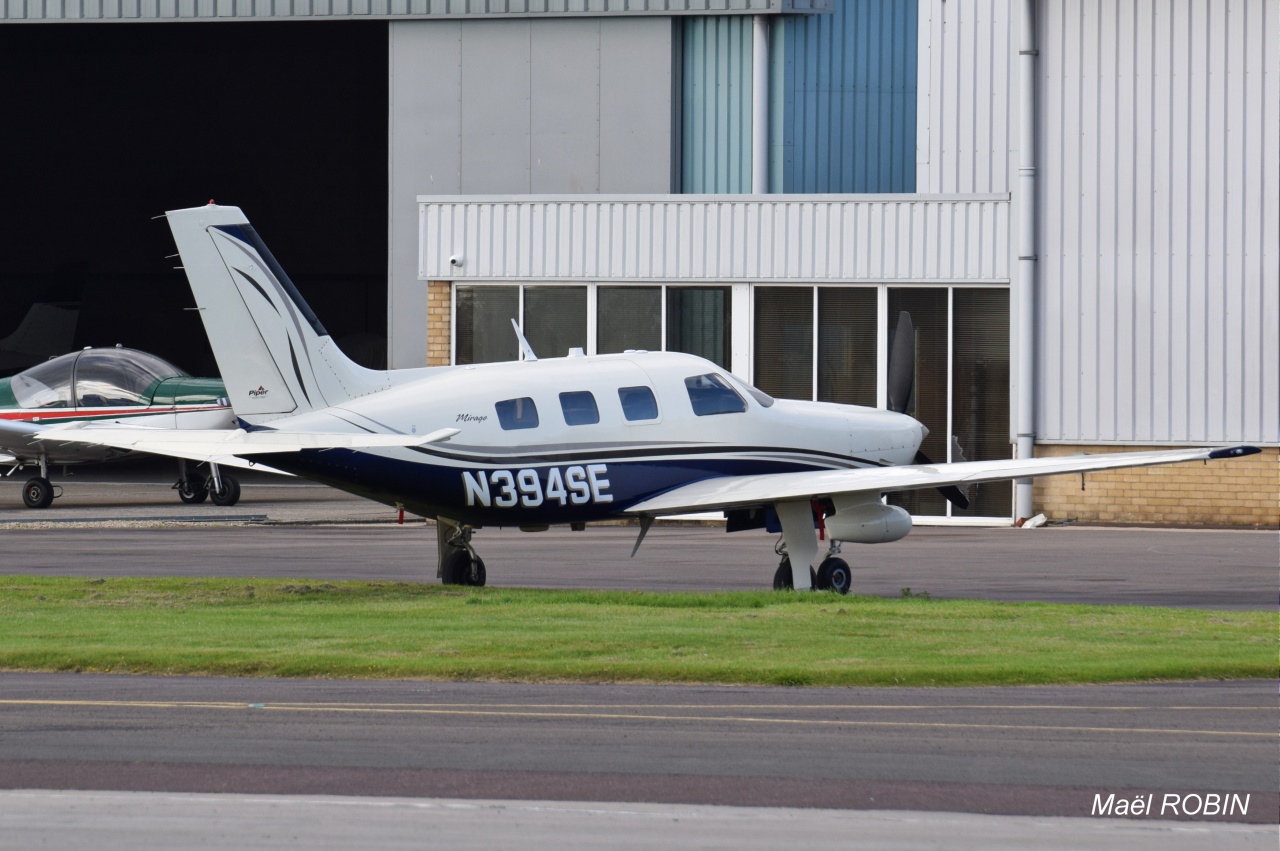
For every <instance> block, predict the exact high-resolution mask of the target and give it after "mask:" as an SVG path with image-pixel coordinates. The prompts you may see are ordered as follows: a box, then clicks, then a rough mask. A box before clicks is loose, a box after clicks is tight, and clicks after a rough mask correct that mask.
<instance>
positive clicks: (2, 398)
mask: <svg viewBox="0 0 1280 851" xmlns="http://www.w3.org/2000/svg"><path fill="white" fill-rule="evenodd" d="M71 423H79V424H84V423H109V424H114V425H118V426H125V425H128V426H139V427H145V428H148V429H153V430H165V429H202V430H203V429H224V430H225V429H231V428H233V427H234V426H235V415H234V414H233V413H232V410H231V404H230V402H229V401H228V400H227V389H226V387H225V385H223V383H222V379H220V378H193V377H192V376H190V375H188V374H187V373H185V372H183V371H182V370H180V369H178V368H177V367H176V366H174V365H173V364H171V363H169V362H168V361H166V360H164V359H163V358H159V357H156V356H155V355H152V354H148V353H146V352H140V351H138V350H136V349H126V348H122V347H119V346H117V347H115V348H97V349H95V348H88V349H84V350H82V351H78V352H72V353H70V354H66V355H62V356H60V357H55V358H50V359H49V360H47V361H44V362H43V363H39V364H36V365H35V366H33V367H31V368H30V369H25V370H23V371H22V372H19V373H18V374H17V375H14V376H12V377H11V378H0V464H10V465H12V467H11V468H10V469H9V471H8V473H6V475H7V476H11V475H13V474H14V473H15V472H17V471H18V470H21V469H24V468H26V467H38V468H39V471H40V472H39V475H37V476H33V477H31V478H30V479H28V480H27V482H26V484H25V485H23V487H22V501H23V502H25V503H26V505H27V507H28V508H48V507H49V505H50V503H52V502H53V499H54V497H55V496H60V495H61V487H59V486H57V485H53V484H51V483H50V481H49V468H50V467H51V466H59V465H64V464H81V463H87V462H96V461H109V460H112V459H116V458H121V457H124V456H127V455H130V454H134V453H133V452H132V451H131V450H128V449H120V448H115V447H110V446H101V445H91V444H85V443H70V442H56V443H55V442H49V441H45V440H41V439H40V437H41V435H44V434H47V433H48V432H49V431H50V430H51V429H55V428H60V427H61V428H65V427H66V426H67V425H68V424H71ZM230 460H231V461H232V462H233V463H234V462H235V461H236V459H230ZM212 472H213V475H211V476H209V477H207V478H206V477H205V476H204V475H202V474H201V473H199V472H197V471H195V470H187V468H186V462H185V461H181V460H180V461H179V477H178V483H177V484H176V485H175V486H174V487H175V488H176V489H177V491H178V497H179V498H180V499H181V500H182V501H183V502H187V503H196V502H204V500H205V498H206V497H212V499H213V502H214V503H215V504H217V505H234V504H235V503H236V501H237V500H238V499H239V498H240V485H239V483H238V482H237V481H236V480H235V479H234V478H233V477H232V476H228V475H225V474H223V473H221V472H220V471H219V470H218V468H217V465H216V462H215V464H214V465H213V467H212Z"/></svg>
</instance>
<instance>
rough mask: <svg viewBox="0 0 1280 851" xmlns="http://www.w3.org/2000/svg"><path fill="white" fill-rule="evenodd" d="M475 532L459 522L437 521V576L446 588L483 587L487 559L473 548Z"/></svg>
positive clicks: (445, 518) (441, 518)
mask: <svg viewBox="0 0 1280 851" xmlns="http://www.w3.org/2000/svg"><path fill="white" fill-rule="evenodd" d="M472 531H473V530H472V529H471V527H470V526H464V525H462V524H461V523H459V522H457V521H456V520H450V519H448V518H447V517H437V518H436V550H437V553H438V561H437V566H436V576H438V577H440V581H441V582H442V583H443V584H445V585H472V586H475V587H480V586H482V585H484V583H485V571H484V559H482V558H480V556H479V555H477V554H476V551H475V549H473V548H472V546H471V533H472Z"/></svg>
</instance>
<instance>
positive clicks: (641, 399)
mask: <svg viewBox="0 0 1280 851" xmlns="http://www.w3.org/2000/svg"><path fill="white" fill-rule="evenodd" d="M618 400H619V401H620V402H622V415H623V416H624V417H626V418H627V419H628V420H629V421H631V422H636V421H637V420H656V419H657V418H658V400H657V399H655V398H653V391H652V390H650V389H649V388H648V387H644V386H640V387H620V388H618Z"/></svg>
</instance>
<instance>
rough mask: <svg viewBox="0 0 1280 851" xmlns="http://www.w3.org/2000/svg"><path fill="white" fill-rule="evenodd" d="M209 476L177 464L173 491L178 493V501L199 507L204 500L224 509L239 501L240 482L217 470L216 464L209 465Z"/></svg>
mask: <svg viewBox="0 0 1280 851" xmlns="http://www.w3.org/2000/svg"><path fill="white" fill-rule="evenodd" d="M209 473H210V475H209V476H208V477H207V478H206V477H205V475H204V474H203V473H200V472H197V471H194V470H191V471H188V470H187V462H186V461H179V462H178V481H177V482H176V483H175V484H174V486H173V489H174V490H176V491H177V492H178V499H180V500H182V501H183V502H185V503H186V504H187V505H199V504H200V503H202V502H204V501H205V500H206V499H208V500H210V501H211V502H213V504H214V505H218V506H222V507H224V508H226V507H230V506H232V505H235V504H236V503H237V502H239V501H240V482H239V481H237V480H236V478H235V477H234V476H228V475H227V474H226V473H223V472H222V471H221V470H219V469H218V465H217V464H212V463H211V464H210V465H209Z"/></svg>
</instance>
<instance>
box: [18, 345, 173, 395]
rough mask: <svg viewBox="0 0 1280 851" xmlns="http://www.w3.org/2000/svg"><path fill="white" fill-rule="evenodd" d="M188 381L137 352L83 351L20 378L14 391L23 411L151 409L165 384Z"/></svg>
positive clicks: (164, 363) (170, 366)
mask: <svg viewBox="0 0 1280 851" xmlns="http://www.w3.org/2000/svg"><path fill="white" fill-rule="evenodd" d="M186 376H187V373H185V372H183V371H182V370H180V369H178V368H177V367H176V366H174V365H173V364H171V363H169V362H168V361H166V360H165V359H164V358H158V357H156V356H155V355H152V354H148V353H147V352H140V351H138V350H137V349H125V348H112V349H84V350H82V351H79V352H72V353H71V354H68V355H62V356H61V357H56V358H52V359H50V360H47V361H45V362H44V363H41V364H37V365H36V366H33V367H31V368H30V369H27V370H24V371H22V372H20V373H18V374H17V375H15V376H13V378H12V379H11V381H10V388H11V389H12V392H13V395H14V398H16V399H17V401H18V404H19V405H20V406H21V407H23V408H70V407H79V408H109V407H136V406H139V405H148V404H150V403H151V399H152V396H153V395H154V394H155V390H156V388H157V387H158V386H159V385H160V383H161V382H162V381H164V380H165V379H167V378H182V377H186Z"/></svg>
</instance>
